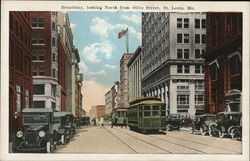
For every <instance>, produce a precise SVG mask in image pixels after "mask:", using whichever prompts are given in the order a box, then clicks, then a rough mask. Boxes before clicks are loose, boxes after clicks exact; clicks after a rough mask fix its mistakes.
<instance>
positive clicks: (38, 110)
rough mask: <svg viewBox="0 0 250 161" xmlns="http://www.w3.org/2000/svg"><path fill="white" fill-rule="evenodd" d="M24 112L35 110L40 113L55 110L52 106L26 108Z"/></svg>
mask: <svg viewBox="0 0 250 161" xmlns="http://www.w3.org/2000/svg"><path fill="white" fill-rule="evenodd" d="M22 112H24V113H25V112H33V113H36V112H37V113H39V112H53V110H52V109H50V108H24V109H23V110H22Z"/></svg>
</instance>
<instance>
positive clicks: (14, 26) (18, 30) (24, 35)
mask: <svg viewBox="0 0 250 161" xmlns="http://www.w3.org/2000/svg"><path fill="white" fill-rule="evenodd" d="M9 27H10V30H12V32H14V33H15V35H16V36H17V37H18V38H19V39H20V40H21V41H22V42H23V43H24V44H25V45H26V47H28V48H31V45H30V42H31V38H30V34H31V33H30V32H28V31H27V30H26V29H25V27H24V26H22V25H21V24H19V23H18V21H14V19H13V13H11V14H10V21H9Z"/></svg>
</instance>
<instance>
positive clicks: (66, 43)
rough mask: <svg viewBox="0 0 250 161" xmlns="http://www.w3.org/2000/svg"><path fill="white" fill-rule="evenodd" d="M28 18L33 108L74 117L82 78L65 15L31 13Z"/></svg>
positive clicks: (78, 102) (78, 103) (78, 107)
mask: <svg viewBox="0 0 250 161" xmlns="http://www.w3.org/2000/svg"><path fill="white" fill-rule="evenodd" d="M31 17H32V24H31V26H32V54H33V60H32V66H33V71H32V73H33V84H34V96H33V103H34V107H36V108H52V109H53V110H55V111H70V112H72V114H73V115H74V116H78V115H79V113H80V108H82V107H81V102H82V96H81V86H82V85H81V83H82V77H83V76H82V74H80V73H79V67H78V63H79V62H80V57H79V53H78V50H77V48H75V46H74V45H73V35H72V31H71V28H70V22H69V18H68V15H67V14H66V13H62V12H47V11H45V12H44V11H42V12H31Z"/></svg>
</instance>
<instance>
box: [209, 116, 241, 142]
mask: <svg viewBox="0 0 250 161" xmlns="http://www.w3.org/2000/svg"><path fill="white" fill-rule="evenodd" d="M241 116H242V113H241V112H219V113H218V114H217V115H216V119H215V122H214V123H213V124H210V126H209V134H210V136H219V137H220V138H223V137H224V136H225V135H230V136H231V137H232V138H233V139H235V140H238V139H237V138H240V139H241V126H240V120H241Z"/></svg>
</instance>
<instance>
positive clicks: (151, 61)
mask: <svg viewBox="0 0 250 161" xmlns="http://www.w3.org/2000/svg"><path fill="white" fill-rule="evenodd" d="M205 23H206V15H205V13H183V12H182V13H175V12H169V13H163V12H162V13H142V57H141V59H142V66H141V68H142V69H141V70H142V79H141V85H142V95H143V96H157V97H160V98H161V99H162V101H165V102H166V111H167V113H177V112H178V113H180V114H182V115H189V116H193V115H195V114H197V113H204V67H203V64H204V60H203V59H201V54H202V52H204V51H205V40H206V29H205V26H206V25H205Z"/></svg>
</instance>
